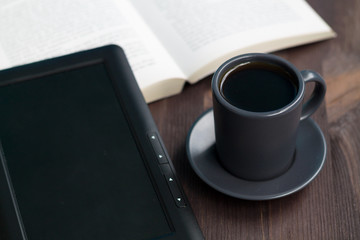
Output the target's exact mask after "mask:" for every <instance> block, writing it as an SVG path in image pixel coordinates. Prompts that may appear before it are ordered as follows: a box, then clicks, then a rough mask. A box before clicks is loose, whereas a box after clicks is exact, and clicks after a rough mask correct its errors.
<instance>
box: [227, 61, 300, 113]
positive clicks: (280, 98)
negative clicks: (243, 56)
mask: <svg viewBox="0 0 360 240" xmlns="http://www.w3.org/2000/svg"><path fill="white" fill-rule="evenodd" d="M220 92H221V94H222V96H223V97H224V98H225V100H226V101H228V102H229V103H230V104H232V105H234V106H235V107H237V108H240V109H243V110H246V111H251V112H268V111H274V110H277V109H280V108H282V107H284V106H286V105H288V104H289V103H291V102H292V100H293V99H294V98H295V96H296V94H297V87H296V85H295V79H294V77H293V76H292V75H291V74H289V73H288V72H286V71H285V70H284V69H282V68H280V67H278V66H272V65H266V64H259V63H248V64H245V65H244V66H238V67H237V68H236V69H234V70H233V71H232V72H230V73H228V74H227V75H225V76H224V77H223V79H222V81H221V85H220Z"/></svg>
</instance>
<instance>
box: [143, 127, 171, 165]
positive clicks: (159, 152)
mask: <svg viewBox="0 0 360 240" xmlns="http://www.w3.org/2000/svg"><path fill="white" fill-rule="evenodd" d="M148 137H149V140H150V142H151V145H152V147H153V149H154V152H155V155H156V158H157V160H158V162H159V164H164V163H167V162H168V159H167V157H166V155H165V152H164V150H163V148H162V146H161V143H160V140H159V137H158V135H157V134H156V133H149V134H148Z"/></svg>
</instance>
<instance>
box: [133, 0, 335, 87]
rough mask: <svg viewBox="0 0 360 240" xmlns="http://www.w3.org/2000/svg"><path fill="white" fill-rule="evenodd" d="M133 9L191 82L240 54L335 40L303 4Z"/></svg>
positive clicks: (231, 1)
mask: <svg viewBox="0 0 360 240" xmlns="http://www.w3.org/2000/svg"><path fill="white" fill-rule="evenodd" d="M132 3H133V4H134V6H135V7H136V9H137V10H138V11H139V12H140V13H141V15H142V16H143V17H144V19H146V21H147V23H148V24H149V25H150V26H151V28H152V29H153V31H154V32H155V33H156V35H157V36H158V38H159V39H160V41H161V42H162V43H163V45H164V46H165V47H166V48H167V49H168V51H169V52H170V54H171V55H172V56H173V58H174V59H175V61H176V62H177V63H178V65H179V66H181V68H182V70H183V72H184V73H185V74H186V75H187V76H188V78H190V81H195V80H198V79H199V78H202V77H204V76H205V75H207V74H210V73H212V72H213V71H215V70H216V68H217V67H218V66H219V64H220V63H222V62H224V61H225V60H226V59H228V58H230V57H232V56H234V55H237V54H241V53H246V52H269V51H275V50H278V49H281V48H285V47H291V46H295V45H298V44H300V43H308V42H310V41H315V40H320V39H324V38H328V37H330V36H333V35H334V34H333V33H332V32H331V29H330V28H329V27H328V26H327V25H326V24H325V23H324V22H323V21H322V20H321V19H320V18H319V17H318V16H317V14H316V13H315V12H314V11H313V10H312V9H311V8H310V7H309V6H308V5H307V3H306V2H305V1H303V0H292V1H288V0H252V1H248V0H196V1H192V0H168V1H162V0H133V1H132ZM316 34H317V36H316ZM314 35H315V36H314Z"/></svg>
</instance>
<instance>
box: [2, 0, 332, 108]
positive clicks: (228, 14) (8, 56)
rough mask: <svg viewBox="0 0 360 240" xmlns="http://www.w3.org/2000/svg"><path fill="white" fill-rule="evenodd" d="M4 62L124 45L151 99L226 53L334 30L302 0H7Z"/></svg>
mask: <svg viewBox="0 0 360 240" xmlns="http://www.w3.org/2000/svg"><path fill="white" fill-rule="evenodd" d="M0 16H1V17H0V33H1V35H0V69H4V68H8V67H12V66H16V65H20V64H24V63H30V62H33V61H38V60H43V59H47V58H52V57H55V56H60V55H64V54H68V53H72V52H76V51H80V50H85V49H89V48H93V47H98V46H102V45H106V44H117V45H119V46H121V47H122V48H123V49H124V50H125V53H126V55H127V57H128V59H129V62H130V65H131V67H132V69H133V71H134V74H135V77H136V79H137V81H138V84H139V86H140V89H141V90H142V92H143V94H144V97H145V99H146V101H147V102H151V101H155V100H158V99H161V98H164V97H167V96H170V95H173V94H176V93H179V92H181V90H182V87H183V85H184V83H185V81H188V82H190V83H194V82H196V81H198V80H200V79H202V78H204V77H205V76H207V75H209V74H211V73H213V72H214V71H215V70H216V69H217V68H218V67H219V65H220V64H221V63H222V62H224V61H225V60H226V59H228V58H230V57H232V56H235V55H238V54H242V53H247V52H271V51H275V50H279V49H283V48H287V47H292V46H296V45H300V44H305V43H309V42H313V41H319V40H323V39H327V38H331V37H334V36H335V33H334V32H333V31H332V30H331V29H330V27H329V26H328V25H327V24H326V23H325V22H324V21H323V20H322V19H321V18H320V17H319V16H318V15H317V14H316V13H315V12H314V11H313V10H312V9H311V7H310V6H309V5H308V4H307V3H306V2H305V1H304V0H291V1H288V0H252V1H248V0H92V1H88V0H61V1H48V0H27V1H24V0H5V2H2V5H1V6H0Z"/></svg>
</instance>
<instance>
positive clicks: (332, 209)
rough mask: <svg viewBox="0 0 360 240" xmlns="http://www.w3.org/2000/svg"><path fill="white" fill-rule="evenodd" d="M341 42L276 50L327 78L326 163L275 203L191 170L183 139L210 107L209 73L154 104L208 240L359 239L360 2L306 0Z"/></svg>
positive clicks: (320, 115) (322, 120) (323, 115)
mask: <svg viewBox="0 0 360 240" xmlns="http://www.w3.org/2000/svg"><path fill="white" fill-rule="evenodd" d="M308 2H309V3H310V5H311V6H312V7H313V8H314V9H315V10H316V11H317V12H318V13H319V14H320V15H321V16H322V17H323V18H324V19H325V21H326V22H327V23H329V25H330V26H331V27H332V28H333V29H334V30H335V31H336V33H337V34H338V36H337V38H336V39H332V40H327V41H323V42H319V43H314V44H309V45H306V46H301V47H297V48H292V49H288V50H285V51H280V52H276V53H275V54H277V55H279V56H282V57H284V58H286V59H288V60H290V61H291V62H293V63H294V64H295V65H296V66H297V67H298V68H299V69H313V70H315V71H317V72H319V73H320V74H321V75H322V76H323V77H324V78H325V80H326V82H327V86H328V91H327V95H326V101H325V103H324V104H323V105H322V106H321V107H320V109H319V110H318V111H317V113H316V114H315V115H314V116H313V119H314V120H316V122H317V123H318V124H319V126H320V127H321V129H322V131H323V132H324V134H325V136H326V140H327V146H328V152H327V159H326V162H325V165H324V167H323V169H322V171H321V172H320V174H319V175H318V176H317V178H316V179H315V180H314V181H313V182H311V183H310V184H309V185H308V186H307V187H306V188H304V189H303V190H301V191H299V192H297V193H295V194H293V195H290V196H287V197H284V198H280V199H276V200H270V201H246V200H240V199H236V198H233V197H229V196H227V195H224V194H222V193H219V192H217V191H216V190H214V189H212V188H211V187H209V186H208V185H207V184H205V183H204V182H203V181H202V180H201V179H200V178H199V177H198V176H197V175H196V174H195V173H194V171H193V170H192V168H191V167H190V164H189V163H188V160H187V156H186V151H185V139H186V135H187V133H188V130H189V128H190V127H191V125H192V123H193V122H194V121H195V119H196V118H197V117H198V116H199V115H200V114H201V113H202V112H203V111H204V110H206V109H208V108H210V107H211V106H212V96H211V90H210V79H211V77H208V78H206V79H204V80H202V81H200V82H199V83H197V84H195V85H192V86H185V89H184V91H183V92H182V93H181V94H180V95H177V96H175V97H171V98H167V99H165V100H161V101H158V102H155V103H152V104H150V105H149V106H150V109H151V112H152V114H153V116H154V119H155V121H156V123H157V126H158V128H159V131H160V134H161V135H162V137H163V140H164V143H165V145H166V147H167V149H168V152H169V154H170V156H171V158H172V160H173V163H174V165H175V168H176V170H177V173H178V175H179V178H180V181H181V183H182V185H183V187H184V190H185V192H186V194H187V196H188V198H189V201H190V204H191V206H192V208H193V210H194V213H195V215H196V218H197V220H198V222H199V225H200V227H201V229H202V231H203V233H204V236H205V238H206V239H208V240H212V239H213V240H222V239H226V240H227V239H275V240H280V239H327V240H328V239H360V1H359V0H346V1H342V0H328V1H321V0H309V1H308Z"/></svg>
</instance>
